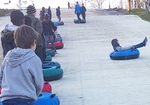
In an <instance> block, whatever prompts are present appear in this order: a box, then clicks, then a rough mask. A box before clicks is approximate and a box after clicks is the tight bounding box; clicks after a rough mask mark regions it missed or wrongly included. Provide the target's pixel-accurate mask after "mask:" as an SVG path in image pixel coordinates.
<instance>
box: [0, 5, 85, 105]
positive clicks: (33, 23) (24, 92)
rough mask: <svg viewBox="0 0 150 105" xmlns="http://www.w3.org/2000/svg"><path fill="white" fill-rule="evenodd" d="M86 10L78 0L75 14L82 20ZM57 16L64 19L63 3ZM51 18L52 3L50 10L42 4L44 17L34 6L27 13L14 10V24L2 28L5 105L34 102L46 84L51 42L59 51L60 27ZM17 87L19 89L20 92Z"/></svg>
mask: <svg viewBox="0 0 150 105" xmlns="http://www.w3.org/2000/svg"><path fill="white" fill-rule="evenodd" d="M69 8H71V7H69ZM69 8H68V9H69ZM85 12H86V8H85V7H84V4H82V7H80V5H79V4H78V2H77V4H76V6H75V13H76V14H77V17H78V19H80V14H82V17H83V19H85ZM56 16H57V18H58V21H59V22H60V21H61V11H60V6H58V7H57V8H56ZM51 19H52V12H51V7H50V6H49V7H48V8H47V9H46V8H45V7H42V10H41V11H40V18H37V17H36V9H35V7H34V6H33V5H29V6H28V7H27V10H26V14H23V13H22V12H21V11H20V10H14V11H12V12H11V14H10V21H11V23H12V24H11V25H10V24H7V25H6V26H5V28H4V29H3V30H2V31H1V44H2V49H3V57H4V60H3V62H2V65H1V70H0V87H1V88H2V90H1V91H2V94H1V100H2V103H3V105H33V104H34V101H35V100H36V99H37V97H38V96H39V94H40V92H41V90H42V88H43V84H44V80H43V69H42V62H43V61H44V60H45V58H46V52H45V49H47V48H50V47H49V43H51V44H52V48H51V49H53V50H55V53H57V51H56V48H55V45H54V40H55V33H57V26H55V24H54V22H52V20H51ZM12 74H13V75H12ZM18 74H19V75H18ZM14 84H15V85H14ZM10 87H11V88H10ZM17 88H19V90H17V91H16V89H17Z"/></svg>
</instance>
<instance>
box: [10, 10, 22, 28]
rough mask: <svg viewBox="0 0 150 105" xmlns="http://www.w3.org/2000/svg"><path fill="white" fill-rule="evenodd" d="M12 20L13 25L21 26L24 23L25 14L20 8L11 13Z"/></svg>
mask: <svg viewBox="0 0 150 105" xmlns="http://www.w3.org/2000/svg"><path fill="white" fill-rule="evenodd" d="M10 20H11V22H12V23H13V25H16V26H20V25H22V24H24V14H23V13H22V12H21V11H20V10H14V11H12V12H11V14H10Z"/></svg>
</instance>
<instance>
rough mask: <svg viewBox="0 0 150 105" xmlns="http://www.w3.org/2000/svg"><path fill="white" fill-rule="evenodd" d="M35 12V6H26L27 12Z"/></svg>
mask: <svg viewBox="0 0 150 105" xmlns="http://www.w3.org/2000/svg"><path fill="white" fill-rule="evenodd" d="M35 12H36V9H35V7H34V6H32V5H29V6H28V7H27V12H26V13H27V14H32V13H35Z"/></svg>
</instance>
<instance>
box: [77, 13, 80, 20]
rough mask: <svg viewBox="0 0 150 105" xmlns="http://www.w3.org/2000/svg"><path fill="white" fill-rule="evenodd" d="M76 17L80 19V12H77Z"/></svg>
mask: <svg viewBox="0 0 150 105" xmlns="http://www.w3.org/2000/svg"><path fill="white" fill-rule="evenodd" d="M77 18H78V20H79V21H81V18H80V13H77Z"/></svg>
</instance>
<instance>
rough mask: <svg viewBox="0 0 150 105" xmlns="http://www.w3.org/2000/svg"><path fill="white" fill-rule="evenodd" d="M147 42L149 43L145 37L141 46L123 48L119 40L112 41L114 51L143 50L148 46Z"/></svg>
mask: <svg viewBox="0 0 150 105" xmlns="http://www.w3.org/2000/svg"><path fill="white" fill-rule="evenodd" d="M147 41H148V40H147V37H145V38H144V40H143V41H142V42H141V43H139V44H136V45H132V46H128V47H122V46H120V44H119V41H118V39H112V41H111V44H112V46H113V49H114V51H123V50H129V49H132V50H133V49H136V48H141V47H143V46H146V44H147Z"/></svg>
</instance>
